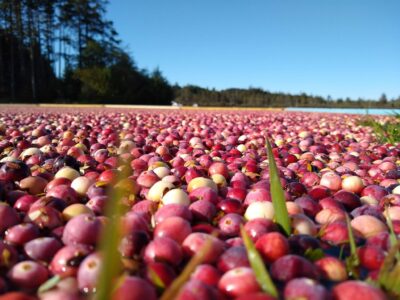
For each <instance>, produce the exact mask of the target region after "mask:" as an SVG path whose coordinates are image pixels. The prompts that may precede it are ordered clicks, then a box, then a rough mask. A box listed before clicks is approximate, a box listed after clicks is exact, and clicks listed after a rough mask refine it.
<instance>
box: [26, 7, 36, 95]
mask: <svg viewBox="0 0 400 300" xmlns="http://www.w3.org/2000/svg"><path fill="white" fill-rule="evenodd" d="M32 23H33V22H32V8H31V7H29V8H28V32H29V40H30V42H29V44H30V51H29V56H30V63H31V88H32V98H33V99H36V76H35V49H34V48H35V41H34V33H33V24H32Z"/></svg>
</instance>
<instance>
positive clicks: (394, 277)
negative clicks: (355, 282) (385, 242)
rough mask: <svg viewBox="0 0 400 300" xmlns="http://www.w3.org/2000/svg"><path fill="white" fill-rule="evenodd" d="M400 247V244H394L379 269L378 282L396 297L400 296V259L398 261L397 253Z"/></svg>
mask: <svg viewBox="0 0 400 300" xmlns="http://www.w3.org/2000/svg"><path fill="white" fill-rule="evenodd" d="M399 249H400V244H399V243H396V244H395V245H393V246H392V247H391V248H390V250H389V252H388V254H387V255H386V257H385V260H384V261H383V265H382V267H381V269H380V271H379V276H378V280H377V281H378V283H379V285H380V286H381V287H382V288H383V289H384V290H386V291H388V293H389V294H392V295H393V296H394V297H397V298H395V299H398V297H400V261H396V253H398V251H399Z"/></svg>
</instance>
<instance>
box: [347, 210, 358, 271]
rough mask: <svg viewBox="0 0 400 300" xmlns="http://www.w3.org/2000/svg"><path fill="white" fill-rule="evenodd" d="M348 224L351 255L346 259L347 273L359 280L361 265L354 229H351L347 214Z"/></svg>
mask: <svg viewBox="0 0 400 300" xmlns="http://www.w3.org/2000/svg"><path fill="white" fill-rule="evenodd" d="M346 223H347V233H348V235H349V243H350V255H349V256H348V257H346V260H345V261H346V267H347V272H348V273H349V274H350V275H351V276H353V277H354V278H358V277H359V274H358V269H357V268H358V266H359V265H360V260H359V258H358V255H357V247H356V241H355V239H354V234H353V229H352V228H351V224H350V218H349V216H348V215H347V214H346Z"/></svg>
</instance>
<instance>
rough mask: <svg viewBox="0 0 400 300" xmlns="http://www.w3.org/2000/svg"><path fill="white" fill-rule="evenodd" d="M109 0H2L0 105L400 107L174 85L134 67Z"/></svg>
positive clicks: (383, 101) (384, 101)
mask: <svg viewBox="0 0 400 300" xmlns="http://www.w3.org/2000/svg"><path fill="white" fill-rule="evenodd" d="M107 4H108V1H105V0H54V1H52V0H0V102H6V103H10V102H12V103H16V102H20V103H38V102H46V103H50V102H56V103H118V104H157V105H170V104H171V103H172V102H173V101H174V102H176V103H179V104H182V105H193V104H194V103H196V104H198V105H200V106H250V107H288V106H302V107H307V106H314V107H318V106H321V107H400V97H398V98H397V99H388V98H387V97H386V96H385V94H382V96H381V97H380V98H379V99H349V98H346V99H330V97H329V96H327V97H326V98H325V97H322V96H314V95H308V94H305V93H302V94H298V95H292V94H287V93H281V92H269V91H266V90H263V89H261V88H253V87H249V88H247V89H239V88H230V89H225V90H215V89H209V88H202V87H199V86H196V85H187V86H179V85H178V84H174V85H173V84H171V83H170V82H169V81H168V80H167V78H165V76H164V75H163V74H162V72H161V70H159V69H155V70H151V71H149V70H146V69H140V68H139V67H138V65H137V64H136V62H135V61H134V59H133V58H132V56H131V55H130V53H129V52H128V51H126V50H125V49H124V47H123V46H122V41H121V40H120V39H119V37H118V33H117V32H116V30H115V28H114V26H113V23H112V21H110V20H108V19H107V18H106V11H107ZM133 46H135V45H133ZM194 71H195V70H194Z"/></svg>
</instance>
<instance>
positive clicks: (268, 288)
mask: <svg viewBox="0 0 400 300" xmlns="http://www.w3.org/2000/svg"><path fill="white" fill-rule="evenodd" d="M240 232H241V234H242V239H243V243H244V245H245V247H246V250H247V256H248V258H249V262H250V266H251V268H252V269H253V271H254V274H255V276H256V279H257V282H258V283H259V285H260V287H261V289H262V290H263V291H264V292H265V293H267V294H269V295H271V296H273V297H276V298H278V290H277V289H276V287H275V285H274V282H273V281H272V279H271V276H270V275H269V273H268V270H267V269H266V267H265V265H264V261H263V259H262V258H261V256H260V253H258V251H257V249H256V247H255V246H254V244H253V241H252V240H251V239H250V237H249V235H248V234H247V232H246V230H244V228H243V226H242V227H241V228H240Z"/></svg>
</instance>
